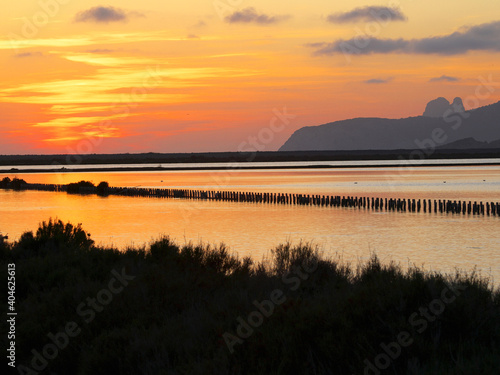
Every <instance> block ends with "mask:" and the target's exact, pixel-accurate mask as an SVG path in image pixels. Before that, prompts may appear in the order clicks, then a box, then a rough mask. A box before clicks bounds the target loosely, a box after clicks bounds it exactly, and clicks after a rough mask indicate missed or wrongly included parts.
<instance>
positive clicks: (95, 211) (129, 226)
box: [0, 165, 500, 284]
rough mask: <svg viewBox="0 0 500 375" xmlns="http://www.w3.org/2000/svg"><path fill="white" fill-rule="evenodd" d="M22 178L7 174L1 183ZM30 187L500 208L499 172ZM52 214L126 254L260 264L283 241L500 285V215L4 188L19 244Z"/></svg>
mask: <svg viewBox="0 0 500 375" xmlns="http://www.w3.org/2000/svg"><path fill="white" fill-rule="evenodd" d="M5 176H8V177H10V178H12V177H15V175H14V174H3V175H0V178H3V177H5ZM17 177H19V178H23V179H25V180H26V181H27V182H30V183H53V184H67V183H70V182H77V181H80V180H90V181H93V182H94V183H95V184H98V183H99V182H100V181H108V182H109V183H110V185H111V186H122V187H136V186H140V187H153V188H183V189H204V190H230V191H249V192H275V193H299V194H324V195H341V196H342V195H346V196H347V195H350V196H366V197H381V198H385V197H387V198H417V199H424V198H425V199H451V200H467V201H468V200H472V201H483V202H486V201H490V202H491V201H493V202H500V166H498V165H487V166H453V167H439V166H425V167H411V168H402V167H377V168H363V167H358V168H334V167H332V168H321V169H310V168H307V169H306V168H300V166H299V165H297V168H295V169H286V170H283V169H265V170H258V169H254V170H238V169H227V168H226V169H221V170H210V171H195V170H192V171H161V172H92V173H57V172H54V173H34V174H19V175H17ZM49 217H53V218H55V217H57V218H59V219H61V220H63V221H71V222H72V223H82V224H83V227H84V229H86V230H87V231H89V232H90V233H91V234H92V238H93V239H94V240H95V241H96V242H97V243H102V244H105V245H114V246H117V247H119V248H124V247H126V246H128V245H132V244H133V245H143V244H145V243H147V242H148V241H150V240H151V239H152V238H157V237H158V236H159V235H160V234H167V235H170V236H171V237H172V238H174V239H175V240H176V241H177V242H178V243H180V244H183V243H186V242H194V243H197V242H199V241H203V242H210V243H220V242H224V243H225V244H226V245H228V246H229V247H230V249H231V250H232V251H233V252H235V253H238V254H239V255H241V256H247V255H248V256H251V257H252V258H254V259H257V260H260V259H261V258H262V257H263V256H265V255H266V254H267V252H268V250H269V249H271V248H272V247H274V246H276V245H277V244H279V243H283V242H285V241H292V242H295V243H296V242H299V241H301V240H302V241H309V242H313V243H314V244H317V245H318V246H319V248H320V249H321V250H322V251H323V253H324V254H325V255H327V256H332V257H340V258H342V259H343V260H344V261H348V262H352V263H357V262H358V261H359V260H365V259H366V258H367V257H368V256H369V255H370V253H371V252H375V253H377V254H378V255H379V257H380V258H381V259H382V260H383V261H384V262H388V261H391V260H394V261H396V262H400V263H401V264H402V265H403V267H405V266H407V265H408V264H410V263H414V264H417V265H423V266H424V267H425V268H426V269H428V270H438V271H445V272H452V271H453V270H454V269H455V268H460V269H465V270H471V269H472V268H474V267H477V270H478V271H480V272H481V273H482V274H483V275H486V276H491V277H493V278H494V280H495V283H496V284H498V281H499V280H500V217H498V216H496V217H492V216H469V215H453V214H439V213H438V214H435V213H423V212H421V213H399V212H385V211H382V212H376V211H366V210H363V209H361V210H359V209H357V208H335V207H315V206H286V205H271V204H262V203H244V202H217V201H201V200H181V199H157V198H138V197H119V196H110V197H98V196H95V195H90V196H82V195H69V194H66V193H52V192H38V191H22V192H15V191H5V190H0V231H1V232H2V233H3V234H8V235H9V239H10V240H15V239H17V238H18V237H19V235H20V234H21V233H23V232H24V231H26V230H35V229H36V228H37V226H38V223H39V222H40V221H42V220H47V219H48V218H49Z"/></svg>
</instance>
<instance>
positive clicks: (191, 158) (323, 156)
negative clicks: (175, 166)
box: [0, 149, 500, 167]
mask: <svg viewBox="0 0 500 375" xmlns="http://www.w3.org/2000/svg"><path fill="white" fill-rule="evenodd" d="M412 151H413V150H376V151H373V150H353V151H259V152H205V153H176V154H165V153H154V152H149V153H142V154H129V153H127V154H85V155H0V166H1V165H61V167H64V166H70V167H71V165H75V164H83V165H85V164H138V163H139V164H140V163H159V164H161V163H216V162H273V161H336V160H397V161H399V159H400V158H403V159H412V160H413V159H414V155H412ZM426 157H427V158H429V159H457V158H458V159H462V158H498V157H500V150H498V149H469V150H460V149H457V150H453V149H437V150H434V152H432V154H431V155H428V156H426Z"/></svg>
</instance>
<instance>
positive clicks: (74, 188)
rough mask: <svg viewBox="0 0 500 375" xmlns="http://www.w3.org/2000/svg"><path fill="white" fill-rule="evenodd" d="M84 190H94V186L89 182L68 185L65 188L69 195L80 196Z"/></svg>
mask: <svg viewBox="0 0 500 375" xmlns="http://www.w3.org/2000/svg"><path fill="white" fill-rule="evenodd" d="M85 188H95V185H94V184H93V183H92V182H90V181H83V180H82V181H79V182H72V183H69V184H68V185H67V187H66V192H67V193H69V194H80V193H84V192H85Z"/></svg>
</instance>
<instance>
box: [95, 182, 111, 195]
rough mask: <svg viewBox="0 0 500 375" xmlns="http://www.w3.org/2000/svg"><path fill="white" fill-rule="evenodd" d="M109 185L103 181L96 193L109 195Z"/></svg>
mask: <svg viewBox="0 0 500 375" xmlns="http://www.w3.org/2000/svg"><path fill="white" fill-rule="evenodd" d="M108 189H109V183H108V182H107V181H102V182H100V183H99V185H97V187H96V193H97V194H99V195H108Z"/></svg>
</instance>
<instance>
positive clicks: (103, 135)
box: [0, 0, 500, 154]
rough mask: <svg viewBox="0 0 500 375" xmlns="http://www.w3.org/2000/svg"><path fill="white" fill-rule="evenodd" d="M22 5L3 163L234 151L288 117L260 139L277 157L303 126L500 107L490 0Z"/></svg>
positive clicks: (6, 64)
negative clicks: (437, 104)
mask: <svg viewBox="0 0 500 375" xmlns="http://www.w3.org/2000/svg"><path fill="white" fill-rule="evenodd" d="M10 8H11V9H10V10H9V11H8V12H7V14H6V15H5V16H4V20H3V22H2V23H1V25H0V29H1V33H0V58H1V59H2V62H3V69H2V71H1V73H0V75H1V80H2V86H1V88H0V110H1V112H0V113H1V119H0V133H1V138H0V154H42V153H75V152H77V153H117V152H150V151H154V152H203V151H236V150H239V149H241V147H242V144H244V143H245V141H246V140H247V139H248V138H249V137H257V136H258V135H259V132H260V131H261V130H262V129H264V128H269V127H270V126H271V124H272V123H273V121H274V120H273V119H274V118H275V117H276V116H277V115H276V113H288V114H290V115H293V118H292V117H291V116H290V117H288V119H291V120H286V121H284V122H283V125H284V126H280V127H278V126H276V127H274V128H272V131H273V136H272V138H268V139H266V140H265V142H261V143H262V148H263V149H262V151H264V150H266V151H272V150H276V149H277V148H278V147H279V146H281V145H282V144H283V142H284V141H285V140H286V139H287V138H288V137H289V136H290V135H291V134H292V133H293V132H294V131H295V130H297V129H299V128H301V127H303V126H310V125H318V124H322V123H326V122H331V121H335V120H342V119H346V118H353V117H375V116H377V117H388V118H401V117H408V116H416V115H420V114H422V112H423V110H424V108H425V105H426V103H427V102H428V101H430V100H432V99H435V98H437V97H439V96H443V97H446V98H447V99H449V100H453V98H454V97H456V96H460V97H462V99H464V105H465V107H466V109H470V108H474V107H477V106H484V105H487V104H491V103H494V102H497V101H499V100H500V65H499V64H498V61H499V56H500V47H498V46H500V3H498V2H496V1H491V0H477V1H475V2H469V1H464V0H456V1H440V2H436V1H430V0H421V1H415V0H396V1H361V0H355V1H350V2H343V3H338V2H337V3H335V2H331V1H326V0H313V1H310V2H308V3H304V2H298V1H293V2H289V1H283V0H278V1H274V2H272V3H270V2H268V1H263V0H252V1H250V0H235V1H229V0H215V1H212V0H209V1H200V0H196V1H195V0H187V1H183V2H175V3H173V4H170V3H168V2H165V1H159V0H143V1H141V2H140V3H137V2H133V1H130V0H124V1H118V0H109V1H107V2H105V3H102V2H99V1H93V0H92V1H86V2H81V1H68V0H29V1H25V2H22V3H15V4H14V3H12V4H11V5H10ZM381 9H382V10H381ZM383 9H390V10H392V11H391V12H392V13H391V12H389V13H387V11H384V10H383ZM485 82H486V83H485ZM485 84H487V87H486V90H485V89H484V87H485ZM478 87H480V88H482V89H481V90H478ZM478 93H479V94H478ZM278 117H279V116H278ZM276 129H279V130H276Z"/></svg>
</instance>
